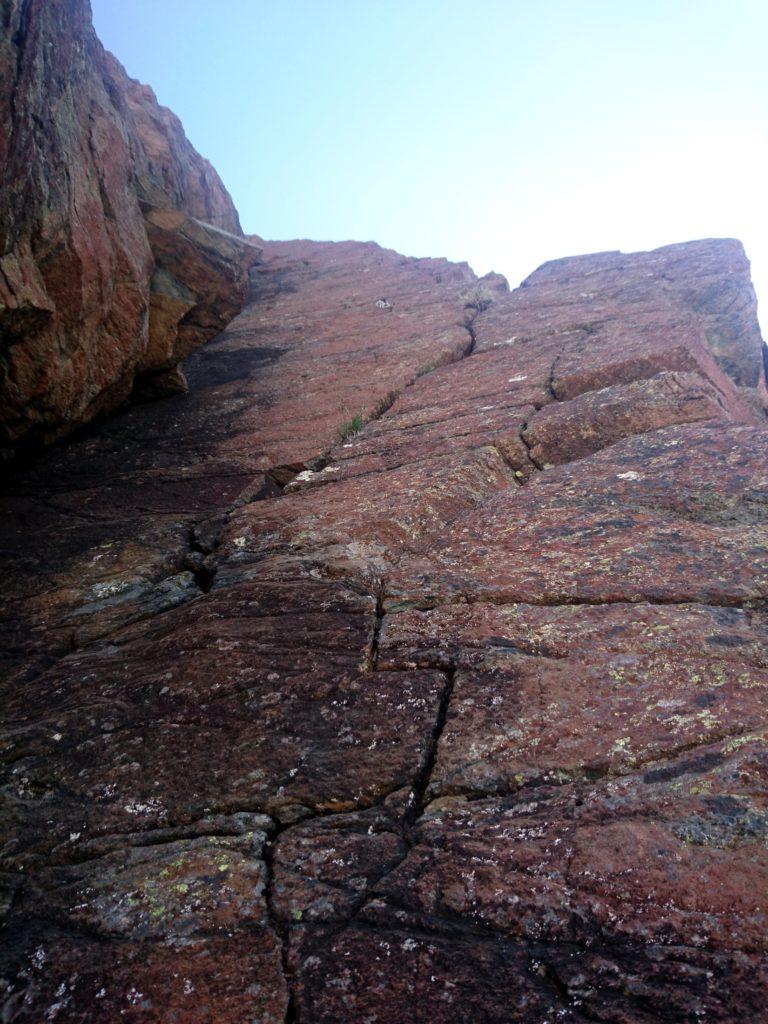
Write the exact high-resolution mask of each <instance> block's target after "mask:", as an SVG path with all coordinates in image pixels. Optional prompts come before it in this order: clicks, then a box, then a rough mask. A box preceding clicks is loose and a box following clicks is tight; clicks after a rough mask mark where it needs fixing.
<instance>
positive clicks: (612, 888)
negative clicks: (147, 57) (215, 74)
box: [0, 213, 768, 1024]
mask: <svg viewBox="0 0 768 1024" xmlns="http://www.w3.org/2000/svg"><path fill="white" fill-rule="evenodd" d="M152 217H156V218H157V219H156V221H155V223H156V225H157V226H158V230H161V231H165V230H172V231H179V232H180V233H181V234H182V235H184V233H185V232H186V231H187V230H189V229H188V227H187V225H188V221H187V220H185V219H178V215H176V214H174V215H172V216H169V215H167V214H166V213H163V214H162V215H156V214H154V213H153V214H152ZM170 260H171V258H170V257H169V263H168V264H164V266H166V268H167V269H168V272H169V273H170V274H174V271H173V265H172V262H171V261H170ZM162 294H165V293H162ZM166 297H167V298H169V300H170V299H172V298H173V296H166ZM158 301H159V300H158ZM163 308H164V309H168V310H169V315H170V316H171V318H173V317H174V316H175V307H174V306H173V303H172V302H171V301H169V303H168V306H167V307H166V306H163ZM186 327H189V329H190V330H191V331H192V332H193V333H194V329H195V328H194V323H193V322H192V321H189V320H188V321H187V322H186V324H185V328H186ZM179 333H180V336H181V333H182V332H181V330H180V332H179ZM762 366H763V363H762V349H761V343H760V340H759V331H758V327H757V322H756V319H755V307H754V298H753V294H752V290H751V286H750V283H749V277H748V271H747V265H746V261H745V259H744V256H743V253H742V252H741V249H740V246H739V245H738V244H737V243H735V242H729V241H708V242H696V243H690V244H687V245H678V246H670V247H668V248H665V249H661V250H658V251H656V252H654V253H649V254H638V255H633V256H625V255H620V254H602V255H598V256H589V257H580V258H577V259H571V260H566V261H561V262H558V263H554V264H549V265H547V266H545V267H543V268H541V269H540V270H539V271H537V272H536V273H535V274H534V275H533V276H532V277H531V278H530V279H529V280H528V281H527V282H526V283H525V285H524V286H523V287H521V288H520V289H517V290H516V291H513V292H509V291H508V290H507V289H506V286H505V284H504V282H503V281H500V280H499V278H498V277H497V276H490V277H489V278H487V279H484V280H481V281H477V280H476V279H475V277H474V275H473V274H472V273H471V272H470V270H469V269H468V268H467V267H466V266H463V265H455V264H449V263H447V262H445V261H439V260H411V259H405V258H403V257H400V256H398V255H397V254H395V253H392V252H387V251H385V250H382V249H379V248H378V247H376V246H374V245H361V244H360V245H358V244H353V243H344V244H331V243H325V244H323V243H310V242H293V243H267V244H265V247H264V260H263V263H262V265H261V266H260V267H259V268H257V270H256V272H255V273H254V275H253V281H252V290H251V295H250V299H249V302H248V305H247V307H246V309H245V310H244V311H243V312H242V313H241V314H240V316H239V317H237V318H236V319H235V320H234V321H233V322H232V323H231V324H230V325H229V327H227V329H226V330H225V331H224V332H223V333H222V334H220V335H219V336H218V337H217V338H216V339H215V340H214V341H213V342H211V343H209V344H208V345H207V346H205V347H204V348H201V349H198V350H197V351H196V352H195V353H194V354H193V355H192V356H191V357H190V358H189V359H188V360H187V362H186V363H185V372H186V374H187V377H188V379H189V386H190V391H189V393H188V394H185V395H177V396H175V397H173V398H169V399H167V400H166V401H164V402H161V403H154V404H151V405H141V406H134V407H133V408H131V409H130V410H128V411H126V412H124V413H122V414H120V415H119V416H118V417H116V418H115V419H113V420H112V421H110V422H109V423H107V424H104V425H101V426H100V427H99V428H98V429H95V430H93V431H92V432H91V434H90V436H88V437H87V438H84V439H82V440H80V441H78V442H77V443H75V444H72V445H70V446H69V447H67V448H61V449H58V450H55V451H52V452H50V453H48V454H47V455H46V456H45V457H44V458H43V459H41V460H40V461H39V462H38V464H37V465H36V466H35V467H34V468H33V469H30V470H27V471H26V472H24V473H23V474H19V475H17V476H16V477H15V479H14V480H13V481H12V482H11V484H10V485H9V486H8V487H6V490H5V495H4V498H3V500H2V504H1V506H0V513H1V514H2V524H0V526H1V530H2V534H1V535H2V537H3V546H4V554H5V564H6V571H5V575H4V579H5V586H4V589H3V593H2V598H1V600H2V602H3V603H2V612H1V613H0V616H1V618H0V629H1V630H2V641H3V642H2V650H3V667H4V678H5V682H4V683H3V684H2V693H1V696H2V703H3V707H4V711H5V715H4V718H5V725H4V728H3V731H2V763H3V768H2V772H3V775H2V785H3V795H4V810H3V815H4V817H3V825H2V832H3V835H4V836H5V837H6V839H5V842H4V845H3V848H2V864H1V865H0V869H1V870H2V872H4V873H3V874H2V875H0V881H1V882H2V887H3V891H4V893H5V896H4V899H3V900H2V902H0V906H1V907H2V908H3V914H4V918H5V943H4V950H5V952H4V953H3V955H2V957H3V958H2V961H0V963H1V969H0V977H1V978H2V982H0V985H1V986H2V988H0V993H1V994H0V1003H1V1005H2V1006H3V1011H2V1012H3V1014H4V1016H3V1019H5V1020H9V1021H14V1022H33V1021H34V1022H37V1021H41V1020H53V1021H57V1022H59V1024H69V1022H75V1021H77V1022H83V1021H94V1022H96V1021H118V1020H120V1021H122V1020H127V1021H136V1022H138V1021H141V1022H147V1021H171V1020H173V1021H179V1022H194V1021H199V1022H204V1021H205V1022H207V1021H213V1020H215V1021H217V1022H224V1024H227V1022H232V1024H235V1022H237V1024H241V1022H243V1021H259V1022H262V1024H267V1022H282V1021H296V1020H300V1021H301V1022H302V1024H326V1022H327V1024H330V1022H334V1024H338V1022H340V1021H341V1022H344V1021H349V1022H353V1021H354V1022H355V1024H357V1022H360V1021H376V1022H381V1024H400V1022H402V1021H405V1020H432V1021H438V1022H446V1024H448V1022H450V1024H456V1022H469V1021H472V1022H474V1021H486V1022H497V1024H502V1022H509V1021H520V1022H525V1024H533V1022H537V1024H538V1022H544V1021H546V1022H550V1021H551V1022H556V1021H565V1022H574V1024H576V1022H586V1021H605V1022H615V1024H651V1022H655V1021H675V1022H689V1024H694V1022H696V1024H701V1022H702V1021H708V1022H734V1024H735V1022H737V1021H738V1022H743V1021H747V1020H748V1021H755V1022H764V1021H768V951H767V949H766V936H767V935H768V907H767V906H766V899H765V893H766V885H767V884H768V706H767V705H766V697H765V691H766V687H768V611H767V609H766V600H767V599H768V460H766V456H765V451H766V447H765V446H766V441H767V440H768V429H766V420H765V417H764V415H763V413H762V412H761V411H760V408H759V402H758V401H757V399H756V396H757V395H758V393H759V392H760V389H761V388H763V389H764V377H763V370H762Z"/></svg>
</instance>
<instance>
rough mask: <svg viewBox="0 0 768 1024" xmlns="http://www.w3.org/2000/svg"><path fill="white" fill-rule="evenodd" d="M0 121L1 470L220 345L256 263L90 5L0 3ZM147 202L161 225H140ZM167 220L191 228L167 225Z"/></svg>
mask: <svg viewBox="0 0 768 1024" xmlns="http://www.w3.org/2000/svg"><path fill="white" fill-rule="evenodd" d="M0 117H1V118H2V121H3V124H4V126H6V127H5V130H4V131H3V135H2V139H0V456H2V458H4V459H9V458H12V457H13V456H14V455H15V454H18V452H19V451H23V450H25V449H28V448H34V447H39V446H40V445H43V444H46V443H49V442H50V441H53V440H55V439H57V438H58V437H61V436H62V435H64V434H67V433H70V432H71V431H72V430H73V429H74V428H76V427H78V426H80V425H81V424H83V423H86V422H88V421H89V420H91V419H93V418H94V417H95V416H97V415H99V414H102V413H105V412H109V411H111V410H113V409H115V408H116V407H117V406H118V405H120V404H121V403H122V402H123V401H124V400H125V399H126V398H127V397H128V396H129V394H130V393H131V390H132V388H133V385H134V379H135V377H136V375H137V373H139V374H143V373H147V372H158V371H161V372H163V373H166V375H167V371H169V370H172V369H173V367H174V366H175V365H176V364H177V363H178V361H179V359H180V358H182V357H183V356H184V355H186V354H187V352H188V351H189V349H190V347H191V346H192V345H193V344H198V343H199V342H200V341H201V340H206V339H207V338H210V337H212V336H213V335H214V334H216V333H218V332H219V331H220V330H221V328H222V327H223V326H225V324H226V323H227V321H228V320H229V319H230V318H231V316H232V315H233V313H234V312H237V311H239V309H240V308H241V306H242V301H243V298H244V295H245V290H246V288H247V275H248V270H249V268H250V267H251V266H252V265H253V264H254V263H255V262H256V260H257V258H258V250H257V249H255V248H254V247H253V246H251V245H250V244H249V243H247V242H246V241H245V240H244V239H243V238H242V237H241V233H240V226H239V222H238V219H237V214H236V212H235V209H234V207H233V205H232V201H231V199H230V197H229V195H228V194H227V192H226V190H225V189H224V186H223V185H222V184H221V181H220V180H219V178H218V176H217V175H216V172H215V171H214V170H213V168H212V167H211V166H210V164H208V162H207V161H205V160H203V159H202V158H201V157H200V156H199V155H198V154H197V153H196V152H195V150H194V149H193V148H192V146H191V145H190V144H189V142H188V141H187V139H186V138H185V136H184V133H183V130H182V128H181V125H180V123H179V122H178V120H177V119H176V118H175V117H174V116H173V115H172V114H171V113H170V112H169V111H167V110H164V109H163V108H162V107H160V106H159V105H158V104H157V101H156V100H155V98H154V95H153V93H152V91H151V90H150V89H148V88H147V87H144V86H141V85H139V84H138V83H136V82H133V81H131V80H130V79H129V78H128V77H127V75H126V74H125V72H124V71H123V69H122V68H121V67H120V65H119V64H118V63H117V61H116V60H115V59H114V58H113V57H111V55H109V54H107V53H105V51H104V50H103V49H102V47H101V45H100V43H99V42H98V40H97V38H96V36H95V34H94V32H93V29H92V27H91V21H90V8H89V5H88V2H87V0H8V2H6V3H4V4H3V5H2V9H0ZM142 203H144V204H149V206H151V207H153V208H159V210H160V211H162V213H158V212H157V210H154V211H153V212H151V213H150V215H149V216H148V218H147V221H145V217H144V215H143V213H142V207H141V204H142ZM170 211H176V212H178V213H179V214H185V215H186V219H183V218H182V220H183V221H184V222H183V223H182V220H179V221H178V222H174V226H173V227H171V226H170V221H169V220H168V219H167V218H169V217H171V213H170ZM163 218H166V219H165V220H163ZM197 221H201V222H203V223H200V224H197V223H196V222H197ZM216 228H218V229H219V230H218V231H216V230H214V229H216ZM158 235H159V236H160V241H159V244H158ZM176 243H178V244H176ZM169 250H170V251H169ZM202 266H204V267H205V271H206V273H205V275H202V274H201V267H202ZM201 277H205V278H206V280H205V281H204V283H203V284H202V285H201ZM222 294H226V299H225V300H224V301H223V302H222V301H221V296H222ZM171 376H173V374H171ZM160 382H161V378H160V377H158V378H157V379H156V380H155V381H154V388H155V390H157V389H158V387H159V386H160ZM180 383H181V382H180V379H179V377H178V374H176V386H177V387H178V386H179V385H180Z"/></svg>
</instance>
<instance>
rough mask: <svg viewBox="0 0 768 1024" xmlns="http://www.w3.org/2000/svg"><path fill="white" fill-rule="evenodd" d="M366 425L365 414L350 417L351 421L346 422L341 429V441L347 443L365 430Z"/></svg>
mask: <svg viewBox="0 0 768 1024" xmlns="http://www.w3.org/2000/svg"><path fill="white" fill-rule="evenodd" d="M364 423H365V420H364V419H363V414H362V413H361V412H359V413H357V414H356V415H355V416H352V417H350V419H348V420H345V421H344V423H342V425H341V427H340V428H339V440H340V441H347V440H348V439H349V438H350V437H354V436H355V434H359V433H360V431H361V430H362V429H363V424H364Z"/></svg>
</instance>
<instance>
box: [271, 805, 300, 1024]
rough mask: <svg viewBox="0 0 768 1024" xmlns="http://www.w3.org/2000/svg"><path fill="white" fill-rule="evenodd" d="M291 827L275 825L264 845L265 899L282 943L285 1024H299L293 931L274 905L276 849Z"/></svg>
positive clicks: (273, 928) (272, 926)
mask: <svg viewBox="0 0 768 1024" xmlns="http://www.w3.org/2000/svg"><path fill="white" fill-rule="evenodd" d="M290 827H291V826H290V825H283V826H280V825H277V824H276V825H275V828H274V830H273V831H272V832H271V833H270V834H269V836H268V837H267V841H266V843H265V844H264V853H263V856H264V866H265V868H266V872H267V881H266V885H265V887H264V899H265V902H266V906H267V916H268V919H269V924H270V927H271V928H272V931H273V932H274V933H275V935H276V936H277V939H278V942H279V943H280V962H281V969H282V973H283V978H284V980H285V990H286V1006H285V1017H284V1019H283V1024H299V1013H298V1005H297V1000H296V996H295V992H294V985H293V972H292V971H291V966H290V963H289V954H290V938H291V929H290V926H289V925H288V923H287V922H283V921H282V920H281V919H280V915H279V914H278V913H277V912H276V910H275V905H274V885H275V847H276V845H277V841H278V839H279V838H280V835H281V833H283V832H285V831H286V830H287V829H289V828H290Z"/></svg>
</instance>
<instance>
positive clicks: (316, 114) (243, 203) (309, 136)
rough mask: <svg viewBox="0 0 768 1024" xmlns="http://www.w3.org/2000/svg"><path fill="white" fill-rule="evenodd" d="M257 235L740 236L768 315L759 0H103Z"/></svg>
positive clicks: (494, 257) (122, 48)
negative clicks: (212, 0)
mask: <svg viewBox="0 0 768 1024" xmlns="http://www.w3.org/2000/svg"><path fill="white" fill-rule="evenodd" d="M92 4H93V8H94V19H95V23H96V28H97V31H98V33H99V35H100V37H101V39H102V41H103V42H104V44H105V45H106V46H107V47H108V48H109V49H111V50H112V51H113V52H114V53H115V54H116V56H117V57H118V58H119V59H120V60H121V61H122V62H123V63H124V64H125V66H126V68H127V70H128V72H129V74H131V75H132V76H133V77H135V78H139V79H141V80H142V81H145V82H149V83H150V84H151V85H152V86H153V88H154V89H155V92H156V93H157V95H158V98H159V100H160V102H161V103H164V104H166V105H168V106H170V107H171V108H172V109H173V110H174V111H175V112H176V113H177V114H178V115H179V117H181V119H182V121H183V122H184V126H185V128H186V131H187V134H188V136H189V138H190V139H191V140H192V142H193V143H194V145H195V146H196V147H197V148H198V149H199V150H200V152H201V153H203V155H205V156H207V157H208V158H209V159H210V160H211V161H212V162H213V164H214V165H215V166H216V168H217V170H218V171H219V173H220V174H221V176H222V178H223V179H224V182H225V184H226V185H227V187H228V188H229V190H230V192H231V193H232V195H233V198H234V200H235V203H236V205H237V207H238V209H239V211H240V216H241V220H242V223H243V227H244V229H245V230H246V231H247V232H256V233H258V234H260V235H262V236H263V237H265V238H295V237H306V238H317V239H345V238H356V239H363V240H368V239H373V240H375V241H377V242H380V243H381V244H382V245H385V246H388V247H391V248H394V249H398V250H399V251H401V252H404V253H406V254H408V255H413V256H447V257H449V258H450V259H455V260H468V261H469V263H470V264H471V265H472V267H473V268H474V269H475V270H476V271H477V272H478V273H485V272H487V271H488V270H492V269H493V270H497V271H500V272H501V273H504V274H506V276H507V277H508V278H509V280H510V283H511V284H512V285H515V284H517V283H518V282H519V281H520V279H521V278H522V277H524V276H525V275H527V274H528V273H529V272H530V271H531V270H533V269H534V268H535V267H536V266H538V265H539V264H540V263H542V262H544V261H545V260H547V259H554V258H557V257H560V256H567V255H573V254H576V253H583V252H594V251H599V250H604V249H623V250H625V251H631V250H636V249H648V248H653V247H655V246H658V245H664V244H667V243H669V242H679V241H686V240H689V239H693V238H705V237H712V236H735V237H738V238H740V239H741V240H742V241H743V242H744V244H745V246H746V248H747V253H748V255H749V256H750V259H751V260H752V264H753V276H754V280H755V284H756V287H757V290H758V296H759V297H760V298H761V313H762V320H763V322H764V324H765V322H766V321H768V312H766V311H768V201H767V200H766V195H767V192H768V116H767V115H768V59H767V58H766V41H767V40H768V3H767V2H766V0H218V2H211V0H92Z"/></svg>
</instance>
